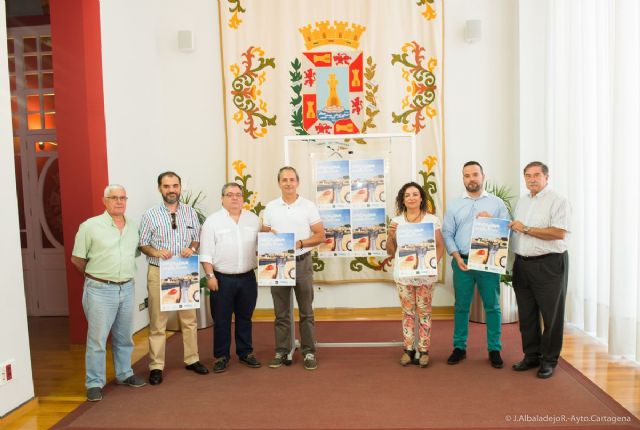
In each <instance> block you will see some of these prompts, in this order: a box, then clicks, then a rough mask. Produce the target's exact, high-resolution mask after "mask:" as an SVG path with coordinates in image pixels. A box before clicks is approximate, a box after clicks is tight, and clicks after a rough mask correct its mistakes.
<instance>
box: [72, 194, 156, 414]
mask: <svg viewBox="0 0 640 430" xmlns="http://www.w3.org/2000/svg"><path fill="white" fill-rule="evenodd" d="M103 203H104V206H105V208H106V210H105V212H104V213H103V214H102V215H98V216H96V217H93V218H89V219H88V220H86V221H85V222H83V223H82V224H80V229H79V230H78V233H77V234H76V240H75V244H74V246H73V252H72V255H71V262H72V263H73V265H74V266H75V267H76V268H77V269H78V271H79V272H80V273H82V274H83V275H84V278H85V279H84V290H83V293H82V307H83V308H84V314H85V316H86V317H87V322H88V329H87V348H86V354H85V366H86V377H85V385H86V387H87V400H88V401H90V402H96V401H98V400H102V387H104V385H105V384H106V382H107V381H106V370H105V368H106V357H105V353H106V347H107V337H108V336H109V332H111V346H112V349H113V362H114V367H115V371H116V379H117V383H118V384H120V385H128V386H130V387H142V386H143V385H145V382H144V380H143V379H142V378H139V377H138V376H136V375H134V374H133V370H132V369H131V354H132V352H133V339H132V338H131V335H132V333H133V308H134V297H135V287H134V282H133V277H134V275H135V271H136V263H135V259H136V257H137V256H138V255H140V251H138V226H137V225H136V223H135V222H134V221H133V220H132V219H130V218H127V217H125V215H124V212H125V210H126V208H127V192H126V190H125V189H124V187H123V186H122V185H109V186H107V187H106V188H105V190H104V198H103Z"/></svg>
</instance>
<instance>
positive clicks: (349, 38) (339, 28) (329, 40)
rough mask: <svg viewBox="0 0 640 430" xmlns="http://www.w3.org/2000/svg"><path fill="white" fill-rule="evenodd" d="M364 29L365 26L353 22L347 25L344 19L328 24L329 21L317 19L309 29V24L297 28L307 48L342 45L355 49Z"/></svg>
mask: <svg viewBox="0 0 640 430" xmlns="http://www.w3.org/2000/svg"><path fill="white" fill-rule="evenodd" d="M347 27H348V28H347ZM365 29H366V27H364V26H362V25H359V24H355V23H351V26H349V23H348V22H346V21H334V22H333V25H330V23H329V21H318V22H316V27H315V29H311V24H309V25H307V26H306V27H302V28H300V29H299V30H300V33H302V37H303V38H304V44H305V47H306V48H307V49H312V48H315V47H317V46H323V45H343V46H349V47H352V48H354V49H357V48H358V46H359V45H360V36H362V32H363V31H364V30H365Z"/></svg>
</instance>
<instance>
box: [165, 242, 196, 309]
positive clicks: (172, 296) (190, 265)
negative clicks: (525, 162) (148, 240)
mask: <svg viewBox="0 0 640 430" xmlns="http://www.w3.org/2000/svg"><path fill="white" fill-rule="evenodd" d="M199 267H200V261H199V258H198V256H197V255H192V256H191V257H188V258H183V257H173V258H170V259H169V260H162V259H160V311H163V312H164V311H178V310H185V309H198V308H199V307H200V271H199Z"/></svg>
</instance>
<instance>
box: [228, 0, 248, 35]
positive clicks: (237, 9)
mask: <svg viewBox="0 0 640 430" xmlns="http://www.w3.org/2000/svg"><path fill="white" fill-rule="evenodd" d="M227 2H228V3H230V6H231V7H229V12H233V15H231V18H229V22H228V23H227V24H228V25H229V28H233V29H234V30H237V29H238V27H239V26H240V24H241V23H242V20H241V19H240V18H239V17H238V14H239V13H245V12H246V10H245V9H244V8H243V7H242V5H241V4H240V0H227Z"/></svg>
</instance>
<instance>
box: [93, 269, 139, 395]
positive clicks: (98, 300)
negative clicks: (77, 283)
mask: <svg viewBox="0 0 640 430" xmlns="http://www.w3.org/2000/svg"><path fill="white" fill-rule="evenodd" d="M134 290H135V287H134V284H133V280H131V281H129V282H127V283H126V284H122V285H115V284H106V283H102V282H98V281H94V280H93V279H89V278H85V281H84V291H83V292H82V308H83V309H84V314H85V316H86V317H87V322H88V325H89V327H88V330H87V349H86V354H85V366H86V371H87V374H86V379H85V385H86V387H87V388H92V387H99V388H102V387H103V386H104V385H105V384H106V383H107V371H106V350H107V337H108V336H109V332H111V347H112V350H113V364H114V368H115V371H116V378H117V379H118V380H119V381H124V380H125V379H127V378H128V377H129V376H131V375H133V370H131V354H132V353H133V339H132V338H131V335H132V333H133V306H134V303H133V302H134Z"/></svg>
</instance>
